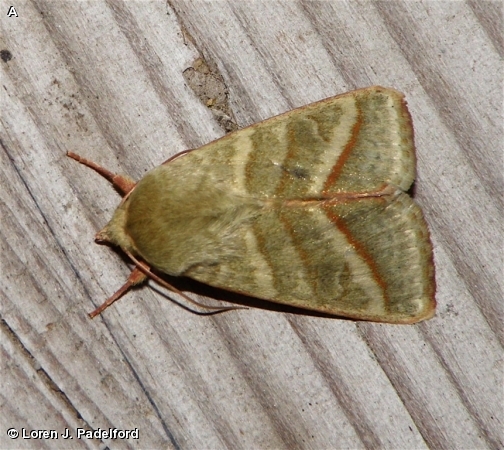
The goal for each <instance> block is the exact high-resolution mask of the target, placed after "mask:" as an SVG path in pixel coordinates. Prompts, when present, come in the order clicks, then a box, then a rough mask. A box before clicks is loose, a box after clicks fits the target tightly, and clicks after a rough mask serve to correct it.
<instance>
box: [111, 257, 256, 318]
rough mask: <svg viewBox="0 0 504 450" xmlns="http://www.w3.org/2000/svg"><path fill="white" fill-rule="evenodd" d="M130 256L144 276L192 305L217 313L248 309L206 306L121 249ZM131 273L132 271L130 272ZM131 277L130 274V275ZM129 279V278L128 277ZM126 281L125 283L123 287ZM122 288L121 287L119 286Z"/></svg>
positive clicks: (242, 307)
mask: <svg viewBox="0 0 504 450" xmlns="http://www.w3.org/2000/svg"><path fill="white" fill-rule="evenodd" d="M122 250H123V251H124V252H125V253H126V254H127V255H128V256H129V257H130V258H131V260H132V261H133V262H134V263H135V264H136V268H135V270H140V271H141V272H142V275H144V276H145V277H149V278H151V279H152V280H154V281H155V282H156V283H158V284H159V285H161V286H163V287H165V288H166V289H168V290H170V291H172V292H174V293H175V294H178V295H180V296H181V297H183V298H185V299H186V300H187V301H188V302H189V303H192V304H193V305H196V306H199V307H200V308H203V309H208V310H211V311H214V312H217V313H220V312H225V311H231V310H233V309H248V308H246V307H244V306H208V305H205V304H203V303H199V302H197V301H196V300H193V299H192V298H191V297H189V296H188V295H186V294H184V293H183V292H182V291H180V290H179V289H177V288H176V287H175V286H172V285H171V284H170V283H167V282H166V281H165V280H163V279H162V278H161V277H158V276H157V275H156V274H155V273H153V272H151V270H150V267H149V266H148V265H147V264H145V263H143V262H141V261H139V260H138V259H136V258H135V257H134V256H133V255H132V254H131V253H130V252H129V251H128V250H125V249H122ZM132 274H133V272H132ZM130 277H131V275H130ZM128 280H129V279H128ZM127 284H128V283H126V284H125V285H124V286H123V287H125V286H126V285H127ZM121 289H122V288H121Z"/></svg>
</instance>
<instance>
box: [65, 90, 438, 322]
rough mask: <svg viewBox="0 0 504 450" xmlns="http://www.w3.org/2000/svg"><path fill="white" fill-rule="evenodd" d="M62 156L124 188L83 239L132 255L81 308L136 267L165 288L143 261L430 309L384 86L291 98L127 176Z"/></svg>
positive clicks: (284, 296)
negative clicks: (123, 270) (297, 102)
mask: <svg viewBox="0 0 504 450" xmlns="http://www.w3.org/2000/svg"><path fill="white" fill-rule="evenodd" d="M68 156H70V157H72V158H74V159H76V160H77V161H79V162H81V163H83V164H85V165H87V166H89V167H91V168H93V169H95V170H96V171H97V172H99V173H100V174H101V175H103V176H104V177H105V178H107V179H108V180H109V181H111V182H112V183H113V184H114V185H115V186H116V188H117V189H118V190H119V191H120V192H122V193H123V196H124V197H123V199H122V202H121V203H120V205H119V207H118V208H117V210H116V211H115V213H114V215H113V217H112V219H111V220H110V222H109V223H108V224H107V225H106V226H105V228H103V230H101V231H100V232H99V233H98V234H97V235H96V240H97V241H99V242H106V243H110V244H113V245H116V246H119V247H120V248H121V249H122V250H123V251H124V252H125V253H126V254H127V255H128V256H129V257H130V258H131V259H132V261H133V262H134V263H135V265H136V267H135V269H134V270H133V271H132V273H131V274H130V277H129V278H128V281H127V282H126V284H125V285H124V286H123V287H122V288H121V289H119V290H118V291H117V292H116V293H115V294H114V295H113V296H112V297H110V298H109V299H108V300H107V301H106V302H105V303H104V304H103V305H102V306H100V307H99V308H97V309H96V310H95V311H93V313H91V314H90V315H91V316H92V317H93V316H95V315H97V314H99V313H101V312H102V311H103V310H104V309H105V308H106V307H107V306H109V305H110V304H111V303H112V302H113V301H115V300H116V299H117V298H119V297H120V296H122V295H123V294H124V293H125V292H126V291H127V290H128V289H129V288H130V287H131V286H133V285H135V284H138V283H141V282H143V281H145V280H146V279H147V277H149V278H153V279H154V280H156V281H158V282H159V283H161V284H163V285H165V286H167V287H169V288H170V289H172V290H175V289H174V288H173V287H171V286H169V285H167V284H166V282H165V281H164V280H163V279H162V278H159V276H158V275H156V273H154V272H153V271H152V269H154V270H155V271H156V272H158V273H159V272H161V273H165V274H168V275H172V276H185V277H190V278H193V279H195V280H198V281H200V282H203V283H206V284H209V285H211V286H215V287H218V288H222V289H225V290H228V291H233V292H237V293H242V294H245V295H248V296H252V297H257V298H260V299H265V300H270V301H272V302H276V303H281V304H286V305H290V306H294V307H298V308H304V309H307V310H313V311H319V312H323V313H327V314H331V315H335V316H343V317H348V318H352V319H357V320H370V321H376V322H389V323H415V322H418V321H421V320H424V319H428V318H430V317H432V316H433V315H434V313H435V307H436V302H435V279H434V264H433V254H432V245H431V242H430V238H429V231H428V228H427V225H426V223H425V220H424V217H423V214H422V211H421V209H420V208H419V206H418V205H417V204H416V203H415V202H414V201H413V199H412V198H411V197H410V196H409V195H408V193H407V191H408V190H409V189H410V187H411V185H412V183H413V181H414V177H415V149H414V143H413V127H412V121H411V117H410V114H409V112H408V109H407V105H406V102H405V100H404V96H403V94H401V93H399V92H397V91H395V90H393V89H389V88H383V87H379V86H374V87H369V88H365V89H359V90H355V91H352V92H349V93H346V94H343V95H339V96H336V97H332V98H328V99H326V100H322V101H319V102H317V103H313V104H310V105H307V106H303V107H301V108H298V109H294V110H292V111H289V112H287V113H284V114H281V115H279V116H276V117H273V118H270V119H267V120H265V121H263V122H260V123H257V124H255V125H252V126H249V127H246V128H243V129H242V130H239V131H236V132H233V133H230V134H228V135H226V136H224V137H222V138H220V139H217V140H216V141H214V142H211V143H209V144H206V145H204V146H202V147H200V148H198V149H195V150H187V151H184V152H182V153H180V154H178V155H176V156H174V157H172V158H170V159H169V160H168V161H166V162H165V163H163V164H162V165H160V166H159V167H156V168H154V169H153V170H151V171H150V172H148V173H147V174H146V175H145V176H144V177H143V178H142V179H141V180H140V181H138V182H137V183H135V182H134V181H132V180H131V179H129V178H128V177H126V176H123V175H116V174H113V173H112V172H109V171H108V170H106V169H104V168H103V167H101V166H98V165H97V164H95V163H93V162H91V161H88V160H85V159H83V158H81V157H80V156H78V155H76V154H74V153H70V152H69V153H68ZM175 291H176V290H175ZM186 298H187V297H186Z"/></svg>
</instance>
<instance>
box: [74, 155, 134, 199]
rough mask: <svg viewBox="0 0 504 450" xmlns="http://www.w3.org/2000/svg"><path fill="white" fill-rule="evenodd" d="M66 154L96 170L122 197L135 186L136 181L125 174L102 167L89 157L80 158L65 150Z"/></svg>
mask: <svg viewBox="0 0 504 450" xmlns="http://www.w3.org/2000/svg"><path fill="white" fill-rule="evenodd" d="M67 156H69V157H70V158H72V159H75V161H77V162H79V163H81V164H83V165H85V166H87V167H89V168H91V169H93V170H94V171H95V172H98V173H99V174H100V175H101V176H102V177H103V178H105V179H106V180H108V181H110V182H111V183H112V184H113V185H114V187H115V188H116V189H117V190H118V191H119V192H120V194H121V195H122V196H123V197H124V196H125V195H126V194H127V193H128V192H130V191H131V190H132V189H133V188H134V187H135V186H136V183H135V182H134V181H133V180H132V179H131V178H128V177H127V176H126V175H119V174H117V173H114V172H111V171H110V170H107V169H105V167H102V166H100V165H99V164H96V163H95V162H93V161H90V160H89V159H86V158H82V157H81V156H79V155H77V154H76V153H73V152H67Z"/></svg>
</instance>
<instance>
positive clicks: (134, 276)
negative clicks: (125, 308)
mask: <svg viewBox="0 0 504 450" xmlns="http://www.w3.org/2000/svg"><path fill="white" fill-rule="evenodd" d="M146 279H147V275H146V274H145V273H143V272H142V271H141V270H139V269H138V268H137V267H135V268H134V269H133V270H132V271H131V273H130V274H129V277H128V279H127V280H126V283H124V285H123V286H122V287H121V288H120V289H119V290H117V292H116V293H115V294H114V295H112V296H111V297H109V298H108V299H107V300H105V302H103V303H102V304H101V305H100V306H98V308H96V309H95V310H94V311H93V312H90V313H89V317H91V319H92V318H94V317H96V316H97V315H98V314H101V313H102V312H103V311H105V310H106V309H107V308H108V307H109V306H110V305H111V304H112V303H114V302H115V301H116V300H119V299H120V298H121V297H122V296H123V295H124V294H126V292H128V291H129V290H130V289H131V288H132V287H133V286H136V285H137V284H141V283H143V282H144V281H145V280H146Z"/></svg>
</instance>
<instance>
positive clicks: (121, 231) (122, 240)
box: [95, 202, 136, 253]
mask: <svg viewBox="0 0 504 450" xmlns="http://www.w3.org/2000/svg"><path fill="white" fill-rule="evenodd" d="M126 214H127V211H126V208H125V207H124V202H123V203H121V204H120V205H119V207H118V208H117V209H116V210H115V212H114V215H113V216H112V219H111V220H110V222H109V223H108V224H107V225H105V227H104V228H103V229H102V230H101V231H99V232H98V233H96V236H95V241H96V242H98V243H99V244H112V245H116V246H118V247H121V248H122V249H124V250H128V251H129V252H131V253H136V252H135V251H134V245H133V243H132V242H131V239H130V237H129V236H128V235H127V234H126V232H125V229H126Z"/></svg>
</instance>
